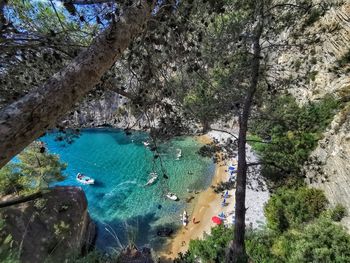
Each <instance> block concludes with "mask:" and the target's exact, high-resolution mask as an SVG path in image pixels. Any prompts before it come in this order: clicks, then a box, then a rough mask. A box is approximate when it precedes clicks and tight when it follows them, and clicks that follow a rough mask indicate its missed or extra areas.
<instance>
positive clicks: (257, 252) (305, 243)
mask: <svg viewBox="0 0 350 263" xmlns="http://www.w3.org/2000/svg"><path fill="white" fill-rule="evenodd" d="M246 248H247V253H248V255H249V257H250V258H251V259H252V260H253V262H261V263H264V262H266V263H267V262H269V263H275V262H276V263H277V262H279V263H280V262H291V263H294V262H295V263H297V262H298V263H303V262H305V263H306V262H344V263H345V262H350V236H349V234H347V232H346V231H345V230H344V228H342V227H341V226H338V225H336V224H334V223H332V221H330V220H329V219H327V218H324V217H322V218H320V219H316V220H315V221H313V222H311V223H309V224H306V225H303V226H302V227H300V228H299V229H289V230H288V231H286V232H284V233H283V234H276V233H273V232H270V231H269V230H267V229H264V230H260V231H254V232H252V233H249V234H248V235H247V242H246Z"/></svg>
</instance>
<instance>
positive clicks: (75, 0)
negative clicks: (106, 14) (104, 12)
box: [60, 0, 116, 5]
mask: <svg viewBox="0 0 350 263" xmlns="http://www.w3.org/2000/svg"><path fill="white" fill-rule="evenodd" d="M60 1H61V2H62V3H64V4H74V5H94V4H103V3H115V2H116V1H115V0H60Z"/></svg>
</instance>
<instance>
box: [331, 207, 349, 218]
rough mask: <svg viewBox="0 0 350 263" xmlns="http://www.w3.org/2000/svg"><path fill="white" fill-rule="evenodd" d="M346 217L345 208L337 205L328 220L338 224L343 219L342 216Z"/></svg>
mask: <svg viewBox="0 0 350 263" xmlns="http://www.w3.org/2000/svg"><path fill="white" fill-rule="evenodd" d="M346 215H347V211H346V208H345V207H344V206H343V205H341V204H337V205H336V206H335V207H334V208H333V209H331V211H330V218H331V219H332V220H333V221H336V222H339V221H341V220H342V219H343V217H344V216H346Z"/></svg>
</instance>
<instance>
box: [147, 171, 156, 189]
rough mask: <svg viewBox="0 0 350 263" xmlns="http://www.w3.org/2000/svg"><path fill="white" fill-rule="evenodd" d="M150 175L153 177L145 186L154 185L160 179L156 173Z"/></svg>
mask: <svg viewBox="0 0 350 263" xmlns="http://www.w3.org/2000/svg"><path fill="white" fill-rule="evenodd" d="M149 175H150V176H151V178H150V179H149V180H148V182H147V183H146V184H145V186H147V185H151V184H153V183H154V182H155V181H156V180H157V178H158V174H157V173H155V172H152V173H150V174H149Z"/></svg>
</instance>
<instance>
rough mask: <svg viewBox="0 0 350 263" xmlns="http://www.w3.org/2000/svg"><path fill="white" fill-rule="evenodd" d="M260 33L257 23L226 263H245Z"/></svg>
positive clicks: (241, 127) (239, 134)
mask: <svg viewBox="0 0 350 263" xmlns="http://www.w3.org/2000/svg"><path fill="white" fill-rule="evenodd" d="M261 32H262V23H261V22H259V23H258V25H257V28H256V33H255V37H254V39H253V55H254V57H253V60H252V72H251V74H252V75H251V83H250V86H249V88H248V90H247V94H246V97H245V99H244V104H243V109H242V113H241V114H240V116H239V133H238V169H237V179H236V192H235V198H236V209H235V225H234V239H233V241H232V243H231V245H230V248H229V251H228V254H227V257H226V262H230V263H231V262H247V255H246V251H245V244H244V238H245V213H246V208H245V197H246V185H247V161H246V141H247V131H248V120H249V115H250V110H251V106H252V103H253V98H254V94H255V92H256V90H257V86H258V81H259V71H260V53H261V47H260V36H261Z"/></svg>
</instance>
